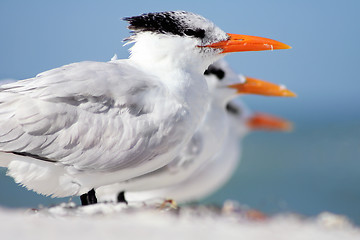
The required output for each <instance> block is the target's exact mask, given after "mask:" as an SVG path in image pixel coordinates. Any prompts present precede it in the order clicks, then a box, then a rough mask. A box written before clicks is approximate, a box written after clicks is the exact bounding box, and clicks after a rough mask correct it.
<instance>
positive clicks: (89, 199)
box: [80, 189, 97, 206]
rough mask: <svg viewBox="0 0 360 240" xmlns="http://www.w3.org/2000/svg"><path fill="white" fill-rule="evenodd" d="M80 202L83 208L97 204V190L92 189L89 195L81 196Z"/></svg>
mask: <svg viewBox="0 0 360 240" xmlns="http://www.w3.org/2000/svg"><path fill="white" fill-rule="evenodd" d="M80 200H81V205H82V206H86V205H90V204H95V203H97V199H96V195H95V190H94V189H91V190H90V191H89V192H88V193H84V194H83V195H81V196H80Z"/></svg>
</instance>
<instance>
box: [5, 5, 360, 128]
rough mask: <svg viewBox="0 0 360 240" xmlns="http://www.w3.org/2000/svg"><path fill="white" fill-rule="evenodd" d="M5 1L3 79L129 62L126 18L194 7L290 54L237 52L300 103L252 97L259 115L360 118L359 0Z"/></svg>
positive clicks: (244, 69) (241, 64)
mask: <svg viewBox="0 0 360 240" xmlns="http://www.w3.org/2000/svg"><path fill="white" fill-rule="evenodd" d="M124 2H125V1H57V2H54V1H52V2H50V1H19V0H17V1H1V2H0V32H1V44H0V79H7V78H12V79H24V78H29V77H33V76H35V75H36V74H38V73H40V72H42V71H45V70H49V69H52V68H55V67H60V66H62V65H65V64H69V63H72V62H78V61H84V60H93V61H108V60H109V59H110V58H111V57H112V56H113V55H114V54H115V53H117V54H118V56H119V58H127V56H128V51H127V49H128V47H127V46H126V47H123V46H122V45H123V42H122V39H124V38H125V37H127V36H128V35H129V31H128V30H127V29H126V23H125V22H124V21H122V18H123V17H126V16H134V15H139V14H141V13H145V12H154V11H164V10H186V11H192V12H195V13H198V14H201V15H203V16H205V17H206V18H208V19H210V20H212V21H213V22H214V23H215V24H217V25H218V26H219V27H221V28H222V29H223V30H224V31H226V32H230V33H239V34H247V35H255V36H262V37H269V38H273V39H276V40H279V41H282V42H284V43H286V44H288V45H290V46H292V47H293V48H292V49H290V50H281V51H273V52H270V51H267V52H247V53H233V54H230V55H228V56H227V57H226V59H227V60H228V61H229V63H230V65H231V66H232V67H233V68H234V70H235V71H237V72H239V73H243V74H245V75H248V76H252V77H257V78H262V79H264V80H268V81H272V82H275V83H282V84H285V85H286V86H287V87H288V88H289V89H291V90H293V91H295V92H296V93H297V94H298V97H297V98H296V99H275V98H272V99H270V98H266V97H253V96H246V97H244V99H245V100H246V101H247V102H248V104H249V105H250V107H251V108H253V109H254V110H261V111H270V112H274V113H277V114H280V115H283V116H285V117H289V118H291V119H293V120H295V121H296V120H309V121H313V120H314V121H315V120H318V119H323V118H325V119H326V120H329V121H344V120H349V119H354V118H355V119H357V120H358V119H359V118H360V113H359V111H358V109H359V107H360V95H359V94H358V90H360V81H359V79H358V67H357V66H358V64H359V55H360V45H359V44H358V41H359V37H360V28H358V27H356V26H357V23H359V22H360V16H359V14H358V11H359V10H360V2H359V1H351V0H348V1H342V2H340V1H309V0H301V1H300V0H296V1H285V0H284V1H280V0H279V1H276V0H275V1H266V0H254V1H222V2H219V1H188V0H184V1H176V2H171V1H136V0H135V1H131V3H130V2H126V3H124Z"/></svg>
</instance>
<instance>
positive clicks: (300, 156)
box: [205, 119, 360, 224]
mask: <svg viewBox="0 0 360 240" xmlns="http://www.w3.org/2000/svg"><path fill="white" fill-rule="evenodd" d="M358 120H359V119H357V121H349V122H346V123H343V124H326V123H317V124H311V125H310V124H306V123H301V122H300V123H299V122H297V124H296V130H295V131H294V132H293V133H285V134H279V133H260V132H259V133H253V134H251V135H250V136H248V137H247V138H246V139H245V141H244V144H243V147H244V152H243V157H242V160H241V161H242V162H241V164H240V166H239V168H238V170H237V172H236V174H235V175H234V176H233V178H232V179H231V180H230V182H229V183H228V184H227V185H226V186H225V187H224V188H223V189H221V190H220V191H218V192H217V193H216V194H214V195H213V196H210V197H209V198H208V199H206V201H205V202H221V201H223V200H225V199H227V198H229V199H236V200H238V201H240V202H241V203H243V204H248V205H249V206H251V207H254V208H257V209H260V210H262V211H264V212H267V213H272V214H274V213H279V212H287V211H291V212H297V213H301V214H304V215H309V216H311V215H315V214H318V213H320V212H322V211H331V212H334V213H338V214H344V215H347V216H348V217H350V218H351V219H352V220H353V221H355V222H356V223H357V224H360V208H359V201H360V191H359V185H358V183H359V182H360V174H359V169H360V122H359V121H358Z"/></svg>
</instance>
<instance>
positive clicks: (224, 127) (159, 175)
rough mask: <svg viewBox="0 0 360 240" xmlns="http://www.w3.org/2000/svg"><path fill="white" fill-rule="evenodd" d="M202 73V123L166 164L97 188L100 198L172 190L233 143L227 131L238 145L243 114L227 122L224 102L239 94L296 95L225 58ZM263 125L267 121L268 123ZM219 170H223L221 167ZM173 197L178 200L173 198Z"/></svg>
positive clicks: (111, 198) (107, 198)
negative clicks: (205, 98)
mask: <svg viewBox="0 0 360 240" xmlns="http://www.w3.org/2000/svg"><path fill="white" fill-rule="evenodd" d="M205 75H206V80H207V83H208V86H209V92H210V96H211V97H210V107H209V110H208V112H207V114H206V117H205V121H204V123H203V124H202V125H201V126H200V128H199V129H198V130H197V132H196V133H195V134H194V136H193V137H192V138H191V140H190V142H189V143H188V144H187V145H186V146H185V147H184V149H183V150H182V151H180V153H179V154H178V156H177V157H176V158H175V159H174V160H173V161H171V162H170V163H169V164H167V165H166V166H164V167H162V168H160V169H158V170H156V171H154V172H150V173H148V174H145V175H142V176H139V177H137V178H134V179H129V180H128V181H125V182H122V183H118V184H113V185H111V186H104V187H101V188H99V189H98V190H97V195H98V197H99V198H100V200H101V201H114V200H115V199H116V196H117V193H119V192H121V193H120V195H119V197H118V200H122V199H124V200H123V201H125V202H126V198H124V197H123V193H122V192H124V191H125V192H127V191H130V192H133V191H145V190H154V189H159V188H170V189H172V188H173V186H176V185H177V184H179V185H181V183H182V182H184V181H187V180H188V179H189V178H192V176H193V175H194V174H196V173H197V172H198V171H199V169H202V168H207V165H208V164H211V162H212V161H214V160H215V159H216V157H217V155H218V154H219V153H220V152H221V151H222V150H223V148H224V145H225V144H229V145H231V146H233V145H234V143H231V144H230V143H227V142H228V141H229V136H228V135H229V134H230V135H231V134H234V132H235V133H236V137H233V136H230V138H231V140H234V141H235V145H237V143H238V135H244V133H243V132H244V131H236V129H244V128H245V127H244V126H243V125H244V122H245V119H246V117H245V115H246V114H240V115H241V118H240V117H238V118H240V120H239V121H238V123H237V125H235V124H234V123H232V122H230V121H229V114H228V113H227V112H226V106H230V105H227V104H228V103H229V101H230V100H231V99H233V98H235V97H237V96H238V95H240V94H259V95H265V96H283V97H294V96H295V94H294V93H293V92H291V91H289V90H287V89H286V88H285V87H283V86H279V85H276V84H272V83H269V82H266V81H262V80H258V79H254V78H249V77H244V76H242V75H237V74H235V73H234V72H233V71H232V70H231V69H230V67H229V66H228V65H227V63H226V62H225V61H224V60H219V61H217V62H216V63H214V64H212V65H211V66H210V67H209V68H208V69H207V70H206V71H205ZM231 117H232V116H231ZM231 117H230V118H231ZM261 120H262V119H259V121H258V123H255V122H254V126H255V127H257V126H258V125H259V123H260V122H261ZM264 124H267V122H265V123H264ZM264 127H265V125H264ZM238 132H239V133H238ZM234 138H235V139H234ZM218 170H219V171H222V170H221V168H219V169H218ZM180 194H181V193H179V195H180ZM185 194H186V193H185ZM170 197H171V196H170ZM174 200H176V201H177V199H176V198H174Z"/></svg>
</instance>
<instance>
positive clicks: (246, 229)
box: [0, 202, 360, 240]
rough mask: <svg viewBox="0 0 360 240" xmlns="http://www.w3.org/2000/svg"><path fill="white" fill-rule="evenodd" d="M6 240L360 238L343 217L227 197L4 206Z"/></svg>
mask: <svg viewBox="0 0 360 240" xmlns="http://www.w3.org/2000/svg"><path fill="white" fill-rule="evenodd" d="M0 222H1V227H0V231H1V239H34V240H35V239H36V240H40V239H51V240H57V239H62V240H63V239H86V240H92V239H96V240H99V239H100V240H105V239H106V240H111V239H203V240H205V239H271V240H277V239H284V240H285V239H286V240H288V239H291V240H297V239H317V240H318V239H334V240H335V239H336V240H339V239H341V240H346V239H360V229H359V228H358V227H356V226H354V225H352V224H351V223H350V221H349V220H348V219H347V218H346V217H344V216H339V215H335V214H331V213H322V214H320V215H318V216H317V217H316V218H311V219H309V218H304V217H301V216H299V215H295V214H287V215H279V216H272V217H267V216H264V215H262V214H261V213H259V212H256V211H253V210H249V209H247V208H246V207H243V206H239V205H238V204H237V203H234V202H226V203H225V204H224V206H223V207H221V208H216V207H208V206H186V207H178V208H176V209H174V208H173V206H171V205H170V204H168V205H166V206H161V203H160V202H157V203H151V204H147V205H145V204H143V203H138V204H132V205H129V206H126V205H124V204H112V203H107V204H96V205H91V206H85V207H77V206H75V204H74V203H66V204H62V205H59V206H54V207H50V208H45V207H44V208H39V209H17V210H14V209H11V210H10V209H0Z"/></svg>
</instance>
